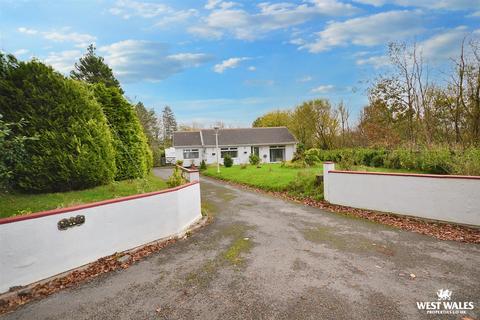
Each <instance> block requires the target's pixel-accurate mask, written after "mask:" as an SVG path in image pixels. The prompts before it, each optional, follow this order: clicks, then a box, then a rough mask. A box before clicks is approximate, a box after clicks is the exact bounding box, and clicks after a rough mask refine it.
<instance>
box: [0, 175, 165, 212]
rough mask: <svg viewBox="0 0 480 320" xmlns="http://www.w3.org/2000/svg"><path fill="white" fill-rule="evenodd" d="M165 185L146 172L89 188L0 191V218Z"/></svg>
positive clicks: (103, 198) (88, 201) (148, 190)
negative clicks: (19, 191) (67, 190)
mask: <svg viewBox="0 0 480 320" xmlns="http://www.w3.org/2000/svg"><path fill="white" fill-rule="evenodd" d="M165 188H167V184H166V182H165V181H163V180H162V179H160V178H158V177H156V176H154V175H153V174H150V175H149V176H148V177H146V178H144V179H134V180H124V181H115V182H113V183H111V184H108V185H104V186H98V187H95V188H91V189H85V190H77V191H69V192H53V193H42V194H24V193H0V218H6V217H10V216H16V215H22V214H29V213H34V212H39V211H44V210H50V209H57V208H66V207H71V206H74V205H79V204H85V203H91V202H97V201H102V200H106V199H114V198H120V197H125V196H130V195H134V194H140V193H146V192H152V191H157V190H161V189H165Z"/></svg>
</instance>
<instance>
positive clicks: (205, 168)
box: [200, 160, 207, 171]
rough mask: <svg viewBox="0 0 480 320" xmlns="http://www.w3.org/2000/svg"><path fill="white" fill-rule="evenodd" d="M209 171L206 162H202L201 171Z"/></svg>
mask: <svg viewBox="0 0 480 320" xmlns="http://www.w3.org/2000/svg"><path fill="white" fill-rule="evenodd" d="M203 170H207V164H206V163H205V160H202V162H200V171H203Z"/></svg>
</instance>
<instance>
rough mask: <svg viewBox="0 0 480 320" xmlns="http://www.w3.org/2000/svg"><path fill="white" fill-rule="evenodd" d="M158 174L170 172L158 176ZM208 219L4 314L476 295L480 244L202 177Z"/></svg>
mask: <svg viewBox="0 0 480 320" xmlns="http://www.w3.org/2000/svg"><path fill="white" fill-rule="evenodd" d="M157 174H159V175H162V174H163V175H167V174H166V172H164V171H158V172H157ZM201 188H202V198H203V201H204V202H205V205H206V206H207V207H208V208H209V210H210V211H211V212H213V214H214V215H215V221H214V223H212V224H211V225H209V226H207V227H205V228H203V229H201V230H200V231H198V232H197V233H195V234H194V235H193V236H192V237H190V238H188V239H186V240H182V241H179V242H177V243H176V244H174V245H172V246H169V247H167V248H165V249H163V250H162V251H160V252H159V253H157V254H154V255H152V256H150V257H148V258H147V259H145V260H144V261H141V262H140V263H138V264H136V265H134V266H132V267H130V268H128V269H126V270H122V271H118V272H114V273H110V274H106V275H105V276H102V277H100V278H97V279H94V280H92V281H90V282H87V283H85V284H83V285H81V286H79V287H76V288H73V289H68V290H64V291H61V292H59V293H57V294H54V295H52V296H50V297H48V298H46V299H43V300H41V301H38V302H33V303H30V304H28V305H26V306H24V307H22V308H20V309H19V310H17V311H16V312H14V313H11V314H7V315H5V316H3V317H0V318H1V319H115V320H117V319H209V320H210V319H460V318H461V316H458V315H457V316H452V315H435V316H432V315H426V314H425V313H424V312H420V311H419V310H417V307H416V301H437V295H436V291H437V290H439V289H449V290H451V291H452V292H453V294H452V297H451V301H473V302H474V303H475V309H474V311H473V312H470V313H469V316H470V317H472V318H474V319H476V317H478V314H479V310H480V301H479V297H480V267H479V265H480V248H479V246H478V245H473V244H464V243H457V242H449V241H440V240H436V239H434V238H431V237H428V236H424V235H420V234H416V233H411V232H407V231H402V230H397V229H393V228H391V227H388V226H384V225H379V224H375V223H372V222H368V221H364V220H360V219H355V218H349V217H344V216H341V215H336V214H333V213H328V212H324V211H322V210H319V209H316V208H311V207H305V206H302V205H299V204H294V203H290V202H286V201H284V200H281V199H277V198H273V197H270V196H266V195H263V194H256V193H253V192H250V191H244V190H241V189H239V188H236V187H232V186H228V185H225V184H223V183H221V182H217V181H213V180H207V179H203V180H202V183H201Z"/></svg>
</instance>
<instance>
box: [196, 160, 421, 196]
mask: <svg viewBox="0 0 480 320" xmlns="http://www.w3.org/2000/svg"><path fill="white" fill-rule="evenodd" d="M353 170H355V171H372V172H373V171H375V172H400V173H408V172H409V173H412V172H414V171H408V170H402V169H387V168H373V167H366V166H356V167H354V169H353ZM299 172H303V173H305V174H307V175H312V176H314V175H316V174H322V173H323V168H322V167H321V166H319V167H309V168H291V167H282V166H281V164H279V163H269V164H262V165H261V167H260V168H257V167H256V166H252V165H248V166H247V167H246V168H244V169H242V167H241V166H237V165H235V166H232V167H230V168H225V167H222V168H221V169H220V173H217V167H216V166H209V167H208V168H207V169H206V170H204V171H202V173H203V174H204V175H206V176H211V177H214V178H219V179H222V180H228V181H232V182H237V183H242V184H246V185H249V186H252V187H257V188H260V189H264V190H268V191H286V190H288V188H289V185H290V183H291V182H293V181H295V179H296V178H297V176H298V174H299ZM415 173H421V172H419V171H415Z"/></svg>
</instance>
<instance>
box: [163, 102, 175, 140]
mask: <svg viewBox="0 0 480 320" xmlns="http://www.w3.org/2000/svg"><path fill="white" fill-rule="evenodd" d="M162 124H163V144H164V146H165V147H170V146H171V145H172V143H173V133H174V132H175V131H177V120H176V119H175V114H174V113H173V111H172V108H170V107H169V106H165V108H163V111H162Z"/></svg>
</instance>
